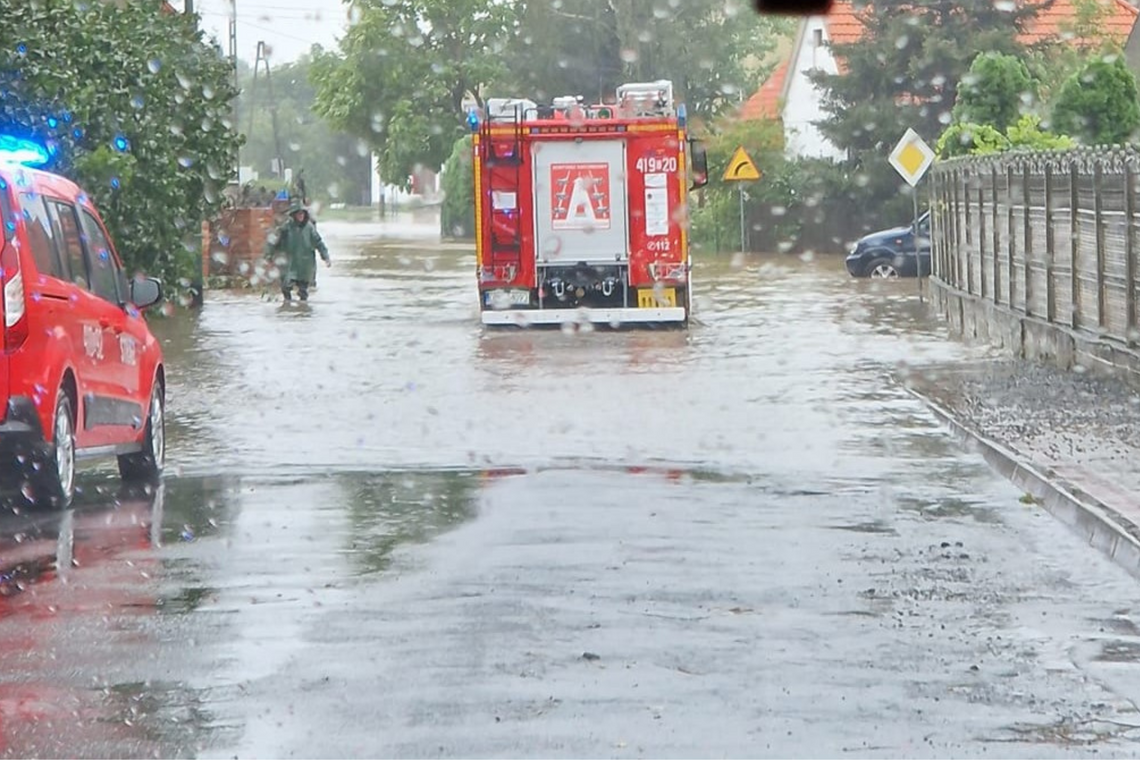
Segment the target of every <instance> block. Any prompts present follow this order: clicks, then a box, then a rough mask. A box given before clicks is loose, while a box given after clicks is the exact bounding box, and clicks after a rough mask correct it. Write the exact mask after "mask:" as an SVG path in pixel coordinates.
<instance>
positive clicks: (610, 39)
mask: <svg viewBox="0 0 1140 760" xmlns="http://www.w3.org/2000/svg"><path fill="white" fill-rule="evenodd" d="M518 24H519V31H518V34H517V36H516V38H515V40H516V42H515V44H514V45H512V48H511V51H512V52H511V56H510V58H509V59H508V60H507V61H506V66H507V70H508V75H507V78H506V81H505V82H503V83H502V84H503V86H504V87H508V86H509V87H511V88H513V90H514V92H513V93H506V92H504V93H503V94H504V95H512V94H514V95H518V96H520V97H527V98H530V99H531V100H534V101H536V102H543V101H546V102H549V101H550V100H551V99H552V98H555V97H557V96H559V95H582V96H584V97H586V98H587V99H590V100H600V99H602V98H604V97H606V96H607V95H612V93H613V91H614V89H615V88H616V87H617V85H618V84H619V83H620V82H621V81H622V79H623V77H624V72H623V69H624V65H625V64H624V63H623V62H622V56H621V51H622V45H621V40H619V39H618V35H617V22H616V20H615V18H614V7H613V5H612V4H610V3H603V2H597V0H561V2H550V0H523V2H521V3H520V4H519V13H518Z"/></svg>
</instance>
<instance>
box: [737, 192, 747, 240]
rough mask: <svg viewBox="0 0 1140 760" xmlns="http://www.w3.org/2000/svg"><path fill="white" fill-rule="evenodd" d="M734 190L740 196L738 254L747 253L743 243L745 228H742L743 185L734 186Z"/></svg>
mask: <svg viewBox="0 0 1140 760" xmlns="http://www.w3.org/2000/svg"><path fill="white" fill-rule="evenodd" d="M736 189H737V191H738V194H739V195H740V252H741V253H747V251H746V250H745V242H744V234H745V228H744V185H740V184H738V185H737V186H736Z"/></svg>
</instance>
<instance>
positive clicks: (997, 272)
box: [990, 166, 1001, 303]
mask: <svg viewBox="0 0 1140 760" xmlns="http://www.w3.org/2000/svg"><path fill="white" fill-rule="evenodd" d="M997 178H998V174H997V167H996V166H991V167H990V212H991V213H992V215H993V223H994V248H993V250H992V251H990V253H992V254H993V257H994V261H993V265H994V281H993V283H991V286H990V290H991V291H993V296H994V303H1000V302H1001V293H1000V291H1001V284H1000V283H1001V261H1000V259H1001V228H1000V227H999V226H998V225H999V221H998V192H997V188H998V182H997Z"/></svg>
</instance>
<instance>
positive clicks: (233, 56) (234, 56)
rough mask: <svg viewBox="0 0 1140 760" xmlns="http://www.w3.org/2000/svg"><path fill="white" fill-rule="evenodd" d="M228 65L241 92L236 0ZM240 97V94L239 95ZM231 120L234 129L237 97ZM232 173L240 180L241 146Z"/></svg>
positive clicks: (235, 89)
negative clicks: (231, 68)
mask: <svg viewBox="0 0 1140 760" xmlns="http://www.w3.org/2000/svg"><path fill="white" fill-rule="evenodd" d="M188 1H189V2H193V0H188ZM229 31H230V66H232V67H233V73H234V91H235V92H237V93H240V92H241V87H240V85H239V83H238V49H237V0H230V29H229ZM239 97H240V95H239ZM231 121H232V122H233V125H234V129H237V125H238V98H234V100H233V113H232V114H231ZM234 163H235V164H236V166H235V167H234V175H235V176H236V177H237V181H238V182H239V183H240V182H241V148H238V149H237V150H236V151H235V152H234Z"/></svg>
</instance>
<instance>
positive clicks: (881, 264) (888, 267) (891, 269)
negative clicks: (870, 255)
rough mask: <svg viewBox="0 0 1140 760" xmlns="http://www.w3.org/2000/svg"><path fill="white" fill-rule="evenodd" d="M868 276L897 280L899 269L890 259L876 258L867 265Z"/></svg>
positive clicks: (874, 278) (876, 278)
mask: <svg viewBox="0 0 1140 760" xmlns="http://www.w3.org/2000/svg"><path fill="white" fill-rule="evenodd" d="M867 276H868V277H870V278H871V279H872V280H895V279H898V276H899V270H898V268H897V267H895V265H894V264H893V263H892V262H891V260H890V259H875V260H874V261H872V262H871V263H870V264H868V265H867Z"/></svg>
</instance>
